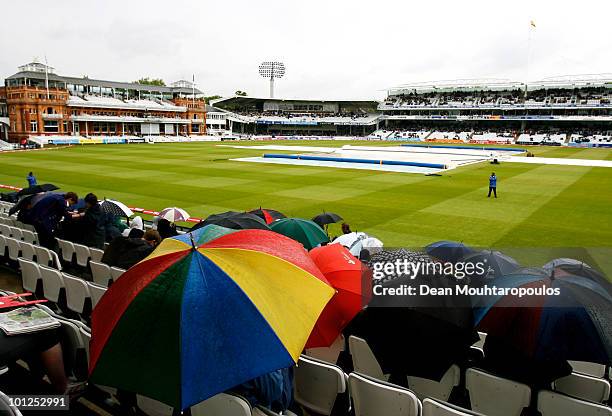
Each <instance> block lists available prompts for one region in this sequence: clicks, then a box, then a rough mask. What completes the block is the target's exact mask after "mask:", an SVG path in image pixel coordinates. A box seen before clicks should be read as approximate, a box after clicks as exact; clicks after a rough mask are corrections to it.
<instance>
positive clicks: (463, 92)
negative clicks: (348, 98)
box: [373, 74, 612, 147]
mask: <svg viewBox="0 0 612 416" xmlns="http://www.w3.org/2000/svg"><path fill="white" fill-rule="evenodd" d="M611 99H612V75H605V74H604V75H590V76H571V77H559V78H547V79H544V80H542V81H538V82H534V83H529V84H524V83H519V82H511V81H508V80H497V79H483V80H456V81H438V82H427V83H417V84H407V85H401V86H398V87H394V88H391V89H389V90H388V95H387V98H386V99H385V100H384V101H382V102H381V103H380V105H379V106H378V110H379V111H380V112H381V113H382V116H381V119H382V120H383V121H384V126H383V127H384V128H383V129H381V130H379V131H376V132H374V133H373V136H374V137H381V138H383V136H384V138H389V139H392V138H404V137H407V138H408V139H414V140H427V141H437V142H455V141H457V142H473V143H499V144H501V143H508V144H510V143H515V142H516V143H519V144H524V145H530V144H533V145H551V146H585V147H586V146H598V147H599V146H601V147H608V146H611V145H612V142H611V141H610V132H611V131H612V104H611V102H612V101H611ZM386 132H390V133H386Z"/></svg>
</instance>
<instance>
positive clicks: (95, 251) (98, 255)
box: [89, 247, 104, 262]
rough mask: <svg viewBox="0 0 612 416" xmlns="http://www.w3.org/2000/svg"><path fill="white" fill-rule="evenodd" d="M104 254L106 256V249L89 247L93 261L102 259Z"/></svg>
mask: <svg viewBox="0 0 612 416" xmlns="http://www.w3.org/2000/svg"><path fill="white" fill-rule="evenodd" d="M102 256H104V250H100V249H99V248H93V247H90V248H89V257H90V259H91V261H97V262H100V261H102Z"/></svg>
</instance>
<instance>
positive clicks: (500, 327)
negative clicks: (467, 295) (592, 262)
mask: <svg viewBox="0 0 612 416" xmlns="http://www.w3.org/2000/svg"><path fill="white" fill-rule="evenodd" d="M488 286H490V287H493V286H495V287H497V288H498V289H499V288H508V289H512V288H514V289H515V290H518V289H522V290H530V291H531V292H527V294H526V295H524V296H522V297H519V296H517V295H516V294H515V295H513V294H512V293H508V294H505V293H482V294H479V295H478V296H475V297H473V298H472V303H473V304H474V308H475V309H474V313H475V323H476V324H477V325H478V328H480V329H482V330H483V331H485V332H487V333H488V334H489V335H492V336H493V337H496V338H498V339H501V340H503V342H505V343H507V344H508V345H509V346H512V347H513V348H514V349H515V350H517V351H520V352H522V353H524V354H525V356H527V357H530V358H534V359H540V360H547V361H550V360H557V361H564V360H576V361H590V362H595V363H601V364H604V365H610V364H612V331H611V330H610V328H612V296H610V286H611V285H610V283H608V282H605V286H602V285H600V284H598V283H596V282H594V281H592V280H590V279H588V278H582V277H577V276H571V277H567V278H559V279H556V278H553V279H551V278H550V277H548V276H542V274H541V273H520V274H518V273H516V274H512V275H507V276H503V277H501V278H496V279H493V280H492V281H491V282H490V283H489V284H488Z"/></svg>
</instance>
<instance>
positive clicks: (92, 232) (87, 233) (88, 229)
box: [72, 193, 106, 249]
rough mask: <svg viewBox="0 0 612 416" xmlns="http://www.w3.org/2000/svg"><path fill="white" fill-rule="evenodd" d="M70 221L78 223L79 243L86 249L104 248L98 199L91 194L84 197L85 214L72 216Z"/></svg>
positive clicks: (102, 225)
mask: <svg viewBox="0 0 612 416" xmlns="http://www.w3.org/2000/svg"><path fill="white" fill-rule="evenodd" d="M72 219H73V220H76V221H77V222H78V223H77V225H78V229H79V232H80V238H79V242H80V243H81V244H83V245H86V246H88V247H95V248H100V249H102V248H104V242H105V236H106V230H105V229H104V213H103V212H102V208H100V204H99V203H98V197H97V196H96V195H94V194H92V193H89V194H87V195H86V196H85V212H81V213H78V214H72Z"/></svg>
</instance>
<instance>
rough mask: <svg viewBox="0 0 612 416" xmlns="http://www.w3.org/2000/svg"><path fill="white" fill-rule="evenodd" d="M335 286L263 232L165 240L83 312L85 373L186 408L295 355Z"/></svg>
mask: <svg viewBox="0 0 612 416" xmlns="http://www.w3.org/2000/svg"><path fill="white" fill-rule="evenodd" d="M333 293H334V290H333V289H332V288H331V287H330V286H329V285H328V284H327V283H326V282H325V278H324V277H323V275H322V274H321V272H320V271H319V270H318V268H317V267H316V266H315V264H314V263H313V262H312V260H311V259H310V257H308V255H307V253H306V252H305V251H304V249H303V248H302V247H301V246H300V245H299V244H297V243H296V242H294V241H292V240H291V239H288V238H285V237H283V236H279V235H278V234H275V233H272V232H270V231H262V230H243V231H233V230H229V229H225V228H223V227H218V226H214V225H213V226H207V227H204V228H201V229H199V230H197V231H195V232H192V233H187V234H184V235H181V236H177V237H173V238H168V239H165V240H164V241H163V242H162V243H161V244H160V245H159V246H158V247H157V248H156V250H155V251H154V252H153V253H152V254H151V255H150V256H149V257H147V258H146V259H145V260H143V261H141V262H140V263H138V264H136V265H135V266H134V267H132V268H131V269H129V270H128V271H127V272H126V273H124V274H123V275H122V276H121V279H119V280H117V281H116V282H115V283H114V284H113V285H112V286H111V287H110V288H109V290H108V291H107V292H106V294H105V295H104V296H103V297H102V299H101V300H100V302H99V303H98V304H97V306H96V308H95V310H94V312H93V316H92V342H91V348H90V351H91V357H90V360H91V361H90V373H91V374H90V376H91V377H90V378H91V380H92V381H93V382H96V383H100V384H103V385H109V386H115V387H118V388H122V389H125V390H127V391H132V392H137V393H141V394H143V395H146V396H148V397H151V398H154V399H156V400H159V401H161V402H163V403H166V404H168V405H170V406H173V407H175V408H177V409H185V408H187V407H189V406H191V405H193V404H196V403H199V402H201V401H203V400H206V399H207V398H209V397H211V396H213V395H215V394H217V393H219V392H222V391H225V390H227V389H229V388H232V387H234V386H236V385H239V384H240V383H243V382H246V381H248V380H251V379H253V378H255V377H258V376H260V375H262V374H266V373H269V372H271V371H274V370H277V369H280V368H286V367H289V366H292V365H294V363H295V362H297V360H298V358H299V356H300V353H301V352H302V350H303V348H304V345H305V344H306V340H307V339H308V337H309V335H310V333H311V331H312V328H313V326H314V324H315V322H316V321H317V319H318V317H319V315H320V314H321V311H322V310H323V308H324V307H325V305H326V304H327V302H328V301H329V299H330V298H331V297H332V296H333Z"/></svg>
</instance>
